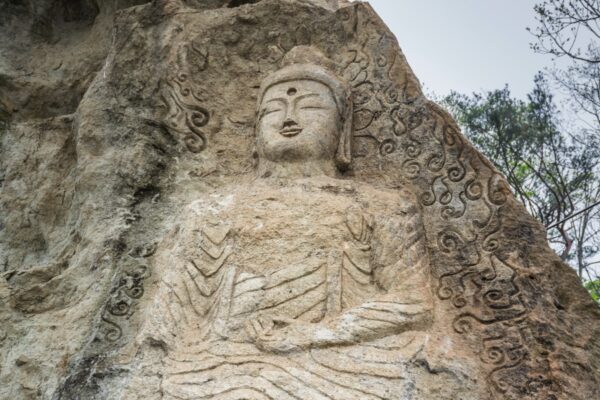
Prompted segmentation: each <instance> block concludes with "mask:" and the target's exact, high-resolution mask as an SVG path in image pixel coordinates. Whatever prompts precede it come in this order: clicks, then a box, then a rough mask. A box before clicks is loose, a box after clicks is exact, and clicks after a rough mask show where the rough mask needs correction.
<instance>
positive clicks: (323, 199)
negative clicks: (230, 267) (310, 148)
mask: <svg viewBox="0 0 600 400" xmlns="http://www.w3.org/2000/svg"><path fill="white" fill-rule="evenodd" d="M254 200H255V201H247V202H243V203H241V204H237V205H236V207H234V208H233V210H231V211H233V212H230V213H228V216H227V218H226V220H228V223H229V229H230V234H229V236H230V240H231V245H232V254H231V256H230V259H229V261H230V262H231V263H234V264H235V265H237V266H239V267H241V268H243V269H245V270H249V271H253V272H258V273H264V272H268V271H272V270H277V269H280V268H282V267H283V266H285V265H289V264H290V263H297V262H301V261H302V262H303V263H305V264H311V263H322V262H324V261H326V259H327V257H328V255H329V253H330V252H331V251H332V250H335V249H339V248H341V247H342V245H343V243H344V242H346V241H348V240H350V239H351V232H350V231H349V229H348V226H347V220H348V213H350V212H352V210H355V209H358V205H357V204H355V202H354V201H352V200H351V199H347V198H332V197H330V196H315V197H314V198H312V199H310V200H306V199H304V201H299V200H298V199H296V198H294V196H289V197H287V198H285V199H281V200H278V199H275V198H272V197H271V198H266V199H258V200H257V201H256V199H254ZM319 200H320V201H319Z"/></svg>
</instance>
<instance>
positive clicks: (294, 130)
mask: <svg viewBox="0 0 600 400" xmlns="http://www.w3.org/2000/svg"><path fill="white" fill-rule="evenodd" d="M300 132H302V128H298V127H289V128H283V129H282V130H280V131H279V133H280V134H281V135H283V136H285V137H292V136H296V135H297V134H299V133H300Z"/></svg>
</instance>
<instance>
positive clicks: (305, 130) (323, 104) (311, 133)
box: [257, 80, 340, 161]
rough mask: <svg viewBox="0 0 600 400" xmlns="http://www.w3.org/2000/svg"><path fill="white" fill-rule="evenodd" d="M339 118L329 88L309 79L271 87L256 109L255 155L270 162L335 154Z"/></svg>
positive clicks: (319, 158)
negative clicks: (256, 146) (256, 149)
mask: <svg viewBox="0 0 600 400" xmlns="http://www.w3.org/2000/svg"><path fill="white" fill-rule="evenodd" d="M339 131H340V117H339V113H338V109H337V107H336V103H335V100H334V98H333V94H332V92H331V89H329V87H328V86H326V85H324V84H322V83H320V82H316V81H313V80H296V81H290V82H281V83H278V84H275V85H273V86H271V87H270V88H269V89H268V90H267V91H266V93H265V94H264V96H263V100H262V103H261V106H260V109H259V121H258V130H257V135H258V138H257V144H258V151H259V156H260V157H264V158H266V159H268V160H271V161H304V160H307V161H308V160H324V159H333V158H334V157H335V153H336V149H337V143H338V136H339Z"/></svg>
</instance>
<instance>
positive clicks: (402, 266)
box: [257, 207, 432, 351]
mask: <svg viewBox="0 0 600 400" xmlns="http://www.w3.org/2000/svg"><path fill="white" fill-rule="evenodd" d="M372 244H373V252H374V254H373V257H372V260H373V261H372V262H373V264H374V265H373V267H374V272H373V275H374V280H375V283H376V284H377V286H378V287H379V289H380V290H381V291H382V292H385V294H382V295H379V296H377V297H375V298H373V299H372V300H371V301H367V302H365V303H363V304H361V305H359V306H356V307H353V308H350V309H347V310H343V311H342V312H341V313H339V314H337V315H333V316H331V317H328V318H326V319H325V320H323V321H321V322H319V323H313V324H309V323H302V322H299V321H294V322H290V321H288V323H289V325H288V326H287V327H286V328H283V329H280V330H270V331H266V332H265V334H264V335H261V336H260V337H259V338H258V339H259V340H258V341H257V344H259V345H260V346H261V347H263V348H265V349H267V350H271V351H292V350H294V349H299V348H310V347H324V346H332V345H344V344H352V343H357V342H363V341H368V340H373V339H377V338H381V337H385V336H389V335H393V334H398V333H401V332H404V331H409V330H421V329H424V328H425V327H427V326H428V325H429V324H430V323H431V320H432V295H431V288H430V265H429V257H428V253H427V248H426V242H425V235H424V230H423V225H422V223H421V219H420V215H419V213H418V210H417V209H414V208H413V207H409V208H408V210H407V212H406V213H402V214H399V215H396V216H390V218H389V219H388V220H387V221H386V223H385V224H384V225H383V226H380V227H379V228H378V229H376V232H375V235H374V239H373V243H372Z"/></svg>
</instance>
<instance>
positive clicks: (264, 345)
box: [246, 317, 314, 353]
mask: <svg viewBox="0 0 600 400" xmlns="http://www.w3.org/2000/svg"><path fill="white" fill-rule="evenodd" d="M312 325H314V324H308V323H304V322H300V321H297V320H294V319H290V318H281V317H260V318H256V319H253V320H250V321H248V322H247V323H246V332H247V333H248V335H249V337H250V338H251V340H252V341H253V342H254V344H255V345H256V347H258V348H259V349H261V350H263V351H266V352H270V353H289V352H294V351H299V350H304V349H308V348H309V347H311V345H312V343H311V340H310V339H311V338H312V337H313V330H314V327H313V326H312Z"/></svg>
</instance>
